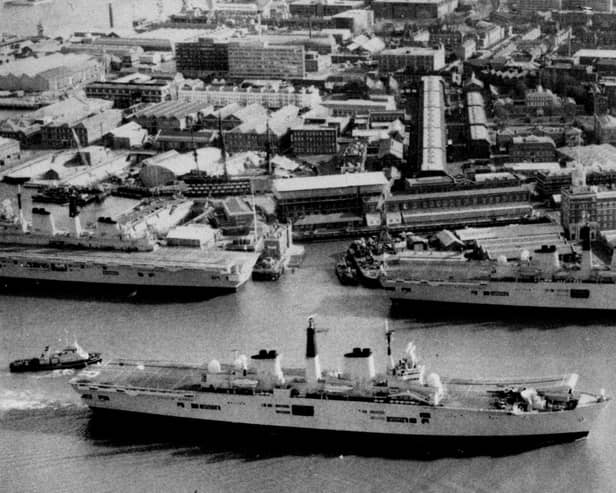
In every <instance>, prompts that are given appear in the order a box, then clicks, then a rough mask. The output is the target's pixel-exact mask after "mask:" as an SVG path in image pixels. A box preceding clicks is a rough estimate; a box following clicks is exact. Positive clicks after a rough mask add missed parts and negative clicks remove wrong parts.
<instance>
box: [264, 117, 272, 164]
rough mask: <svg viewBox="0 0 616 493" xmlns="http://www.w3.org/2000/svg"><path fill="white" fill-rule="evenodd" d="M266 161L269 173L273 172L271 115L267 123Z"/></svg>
mask: <svg viewBox="0 0 616 493" xmlns="http://www.w3.org/2000/svg"><path fill="white" fill-rule="evenodd" d="M265 161H266V163H267V173H268V174H269V175H271V174H272V145H271V142H270V126H269V117H268V119H267V121H266V123H265Z"/></svg>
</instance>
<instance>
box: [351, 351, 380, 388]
mask: <svg viewBox="0 0 616 493" xmlns="http://www.w3.org/2000/svg"><path fill="white" fill-rule="evenodd" d="M344 374H345V375H346V376H348V377H349V378H350V379H352V380H356V381H358V382H360V383H361V382H366V381H368V380H372V379H373V378H374V377H375V375H376V371H375V369H374V357H373V356H372V351H371V350H370V348H364V349H361V348H358V347H356V348H353V351H351V352H350V353H346V354H345V355H344Z"/></svg>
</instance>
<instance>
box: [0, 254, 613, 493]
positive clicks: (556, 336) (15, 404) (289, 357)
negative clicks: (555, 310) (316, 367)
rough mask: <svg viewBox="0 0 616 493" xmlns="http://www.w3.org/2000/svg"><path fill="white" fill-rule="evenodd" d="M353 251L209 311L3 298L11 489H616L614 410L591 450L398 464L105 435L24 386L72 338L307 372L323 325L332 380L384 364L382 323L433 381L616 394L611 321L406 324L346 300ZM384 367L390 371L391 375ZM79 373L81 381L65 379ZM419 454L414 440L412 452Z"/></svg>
mask: <svg viewBox="0 0 616 493" xmlns="http://www.w3.org/2000/svg"><path fill="white" fill-rule="evenodd" d="M343 247H344V244H343V243H326V244H320V245H309V246H308V248H307V257H306V260H305V263H304V265H303V266H302V267H301V268H300V269H297V270H296V271H295V272H289V273H287V274H286V275H285V276H284V277H283V278H282V279H281V280H280V281H279V282H277V283H252V282H249V283H248V284H247V285H246V286H245V287H244V288H243V289H242V290H241V291H240V292H238V293H236V294H232V295H224V296H219V297H215V298H212V299H209V300H204V301H199V302H170V303H165V302H153V301H147V300H140V299H139V298H138V297H132V298H131V297H130V295H128V296H127V295H124V294H114V295H113V296H111V295H110V297H109V298H101V297H100V295H98V294H92V295H88V294H87V293H78V294H71V295H70V296H69V295H62V294H58V293H46V294H45V296H43V294H42V293H39V294H37V295H34V296H32V295H31V293H23V292H22V293H6V292H3V293H2V294H0V324H1V325H0V368H1V370H0V437H2V440H0V491H27V492H36V491H45V492H50V491H57V492H69V491H83V488H84V485H87V488H88V490H91V491H95V492H98V491H101V492H102V491H187V492H193V491H195V490H196V491H199V492H214V491H233V492H237V491H328V492H329V491H427V492H448V491H451V492H471V491H472V492H476V491H479V492H494V491H504V492H518V491H542V492H562V491H593V492H610V491H616V469H615V463H614V457H615V456H616V442H614V440H613V437H614V436H615V434H616V408H615V407H614V406H613V405H612V406H610V407H608V408H607V410H606V412H605V413H604V414H603V415H602V416H601V417H600V420H599V421H598V422H597V423H596V426H595V428H594V429H593V432H591V435H590V436H589V438H588V439H587V440H582V441H578V442H574V443H570V444H564V445H556V446H550V447H546V448H542V449H537V450H532V451H526V452H523V453H517V454H514V455H506V456H502V457H488V456H480V457H472V458H447V457H445V458H438V457H433V458H430V457H428V458H426V459H424V460H414V459H398V458H396V451H389V452H388V453H387V454H385V455H386V456H385V457H383V456H382V454H378V453H376V452H375V454H374V456H371V455H372V454H365V455H357V454H353V453H350V454H349V453H348V452H347V451H346V450H345V447H344V443H339V444H337V443H329V444H324V447H323V450H322V451H319V450H308V451H303V450H300V451H297V450H295V449H294V448H291V449H287V448H285V447H282V448H275V449H274V450H272V448H271V445H272V444H265V443H263V444H259V443H249V442H247V441H246V440H247V439H250V437H248V438H247V437H244V436H242V435H237V434H235V435H229V436H228V437H222V438H220V437H218V438H216V440H215V441H213V440H212V439H210V438H209V437H208V436H192V437H191V439H190V440H188V441H187V440H185V439H184V438H181V437H179V436H178V437H176V436H175V434H174V433H173V432H172V431H171V430H163V429H160V428H152V429H147V428H146V429H145V430H143V429H142V430H141V431H140V432H136V431H135V430H132V429H125V428H122V424H121V423H120V422H118V421H115V422H113V423H112V424H111V425H110V426H108V427H105V428H102V429H100V428H97V427H96V426H94V424H93V421H92V420H91V414H90V412H89V410H88V409H87V408H86V407H84V406H83V404H82V403H81V402H80V401H79V399H78V397H77V395H76V394H74V393H73V391H72V390H71V389H70V388H69V386H68V385H67V382H68V380H69V379H70V377H71V375H70V374H66V373H59V372H53V373H47V374H40V375H36V374H34V375H32V374H30V375H27V374H25V375H13V374H9V373H8V369H7V366H8V363H9V361H10V360H11V359H14V358H17V357H21V356H28V355H36V354H38V353H39V352H40V350H41V349H42V348H43V347H44V346H45V345H47V344H49V343H53V342H55V341H58V339H62V340H64V339H65V338H68V339H69V340H72V338H73V336H75V337H77V338H78V340H79V342H80V344H81V345H82V346H84V347H85V348H86V349H89V350H92V351H102V352H103V356H104V358H114V357H125V358H135V359H160V360H174V361H184V362H190V363H197V364H199V363H203V362H207V361H208V360H210V359H212V358H219V359H221V360H231V359H232V357H233V353H232V350H234V349H238V350H240V351H242V352H245V353H246V354H252V353H253V352H254V351H257V350H258V349H260V348H277V349H279V350H280V351H281V352H282V354H283V359H284V362H285V364H286V365H288V366H300V365H302V362H303V351H304V347H303V345H304V340H303V336H304V332H303V331H304V328H305V324H306V318H307V316H308V315H311V314H317V317H318V323H319V325H320V326H321V327H323V328H327V329H329V330H328V332H326V333H323V334H320V335H319V341H318V344H319V350H320V354H321V358H322V362H323V366H324V367H326V368H337V367H339V366H340V364H341V359H342V358H341V357H342V353H343V352H344V351H346V350H349V349H350V348H351V347H353V346H369V347H372V348H373V349H374V350H375V356H376V360H377V361H378V362H380V363H381V364H382V365H384V361H385V338H384V322H385V320H388V323H389V327H390V328H394V329H395V330H396V333H395V335H394V352H395V353H396V352H399V353H401V352H402V350H403V349H404V346H405V345H406V343H407V342H409V341H410V340H413V341H414V342H415V343H416V344H417V346H418V348H419V351H420V355H421V357H422V358H423V360H424V362H425V363H427V365H428V367H429V369H430V370H433V371H436V372H439V373H441V374H443V375H444V374H447V375H452V374H456V375H459V376H468V377H479V376H508V375H510V376H514V375H517V376H525V375H534V374H556V373H560V372H567V371H578V372H579V373H580V374H581V375H582V378H581V381H580V383H579V385H580V386H584V387H590V388H591V389H594V390H599V387H600V386H605V388H606V390H607V392H608V393H609V394H612V395H613V392H614V390H615V387H614V386H613V375H614V373H615V372H616V359H615V358H614V356H613V348H614V347H615V346H616V331H615V330H614V319H613V318H611V319H610V318H608V317H606V318H594V319H592V318H590V317H589V318H586V319H583V318H580V319H578V320H571V319H570V318H569V317H567V316H562V317H560V318H550V319H545V318H541V319H537V318H535V317H533V316H532V315H526V316H525V317H524V318H518V319H505V318H500V319H499V318H498V317H495V316H493V315H491V316H480V315H476V316H474V315H468V314H465V315H456V314H447V313H421V314H413V313H406V314H404V313H403V314H397V313H392V312H391V310H390V303H389V300H388V299H387V298H386V296H385V293H384V292H382V291H375V290H368V289H364V288H359V287H342V286H340V285H339V284H338V283H337V280H336V278H335V275H334V273H333V268H332V267H333V263H334V256H335V254H336V253H338V252H340V251H341V250H342V248H343ZM382 365H381V369H383V366H382ZM69 373H70V372H69ZM408 447H409V448H412V447H413V443H412V441H410V440H409V443H408Z"/></svg>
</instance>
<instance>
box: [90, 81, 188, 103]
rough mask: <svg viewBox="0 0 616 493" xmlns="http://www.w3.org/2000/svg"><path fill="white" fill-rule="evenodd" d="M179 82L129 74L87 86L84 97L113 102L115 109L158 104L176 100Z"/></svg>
mask: <svg viewBox="0 0 616 493" xmlns="http://www.w3.org/2000/svg"><path fill="white" fill-rule="evenodd" d="M180 81H181V78H178V77H176V78H173V79H162V78H153V77H150V76H147V75H144V74H131V75H127V76H126V77H120V78H118V79H113V80H107V81H99V82H93V83H91V84H88V85H87V86H86V96H87V97H89V98H98V99H107V100H109V101H113V103H114V106H115V107H116V108H128V107H129V106H132V105H134V104H137V103H160V102H161V101H169V100H171V99H177V90H178V83H179V82H180Z"/></svg>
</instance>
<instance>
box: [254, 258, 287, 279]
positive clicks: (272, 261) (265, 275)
mask: <svg viewBox="0 0 616 493" xmlns="http://www.w3.org/2000/svg"><path fill="white" fill-rule="evenodd" d="M283 273H284V259H282V258H274V257H269V256H266V257H264V256H263V255H262V256H261V257H259V260H257V263H256V264H255V266H254V267H253V269H252V280H253V281H277V280H278V279H280V276H281V275H282V274H283Z"/></svg>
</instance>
